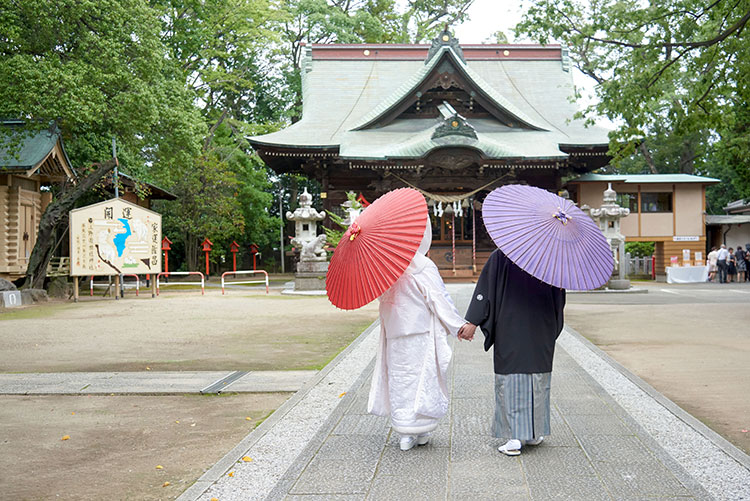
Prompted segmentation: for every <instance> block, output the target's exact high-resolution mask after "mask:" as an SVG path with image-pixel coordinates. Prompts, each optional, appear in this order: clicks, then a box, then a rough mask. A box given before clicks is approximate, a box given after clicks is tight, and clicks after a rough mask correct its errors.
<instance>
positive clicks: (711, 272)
mask: <svg viewBox="0 0 750 501" xmlns="http://www.w3.org/2000/svg"><path fill="white" fill-rule="evenodd" d="M718 255H719V251H718V250H716V247H711V252H709V253H708V257H707V259H708V281H709V282H713V281H714V278H716V269H717V268H716V260H717V259H718V257H717V256H718Z"/></svg>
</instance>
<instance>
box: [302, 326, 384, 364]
mask: <svg viewBox="0 0 750 501" xmlns="http://www.w3.org/2000/svg"><path fill="white" fill-rule="evenodd" d="M371 325H372V322H369V323H367V324H360V325H359V326H357V327H355V329H356V331H355V332H358V333H359V334H357V336H356V337H355V338H354V339H352V343H353V342H354V340H355V339H357V337H359V336H360V335H362V333H363V332H364V331H365V329H367V328H368V327H369V326H371ZM352 343H349V344H347V345H345V346H342V347H341V348H339V349H338V350H337V351H336V352H335V353H333V354H332V355H331V356H330V357H329V358H328V359H327V360H325V361H323V362H322V363H320V364H311V365H303V366H302V367H297V368H295V369H292V370H298V371H320V370H323V368H324V367H325V366H326V365H328V364H330V363H331V362H332V361H333V359H334V358H336V357H338V356H339V354H340V353H341V352H342V351H344V350H345V349H346V348H347V347H348V346H349V345H351V344H352Z"/></svg>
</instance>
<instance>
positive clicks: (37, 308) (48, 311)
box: [0, 303, 74, 321]
mask: <svg viewBox="0 0 750 501" xmlns="http://www.w3.org/2000/svg"><path fill="white" fill-rule="evenodd" d="M73 305H74V303H58V304H45V305H34V306H28V307H25V308H21V309H18V310H15V309H14V310H11V311H2V312H1V313H0V321H2V320H27V319H31V318H46V317H51V316H52V315H54V314H55V313H57V312H59V311H62V310H64V309H68V308H72V307H73ZM0 311H1V310H0Z"/></svg>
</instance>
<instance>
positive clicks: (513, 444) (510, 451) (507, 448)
mask: <svg viewBox="0 0 750 501" xmlns="http://www.w3.org/2000/svg"><path fill="white" fill-rule="evenodd" d="M497 450H498V451H499V452H502V453H503V454H505V455H506V456H519V455H520V454H521V441H520V440H516V439H511V440H508V441H507V442H505V443H504V444H503V445H501V446H500V447H498V448H497Z"/></svg>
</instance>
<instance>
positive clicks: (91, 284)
mask: <svg viewBox="0 0 750 501" xmlns="http://www.w3.org/2000/svg"><path fill="white" fill-rule="evenodd" d="M108 277H109V279H110V282H108V283H106V284H95V283H94V275H91V280H90V282H89V296H93V295H94V287H107V288H109V287H112V285H113V284H112V282H111V280H112V277H111V276H110V275H108ZM125 277H133V278H135V295H136V296H138V293H139V292H140V290H141V279H140V278H139V277H138V275H136V274H134V273H129V274H126V275H122V284H121V285H120V287H122V289H123V290H125Z"/></svg>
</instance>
